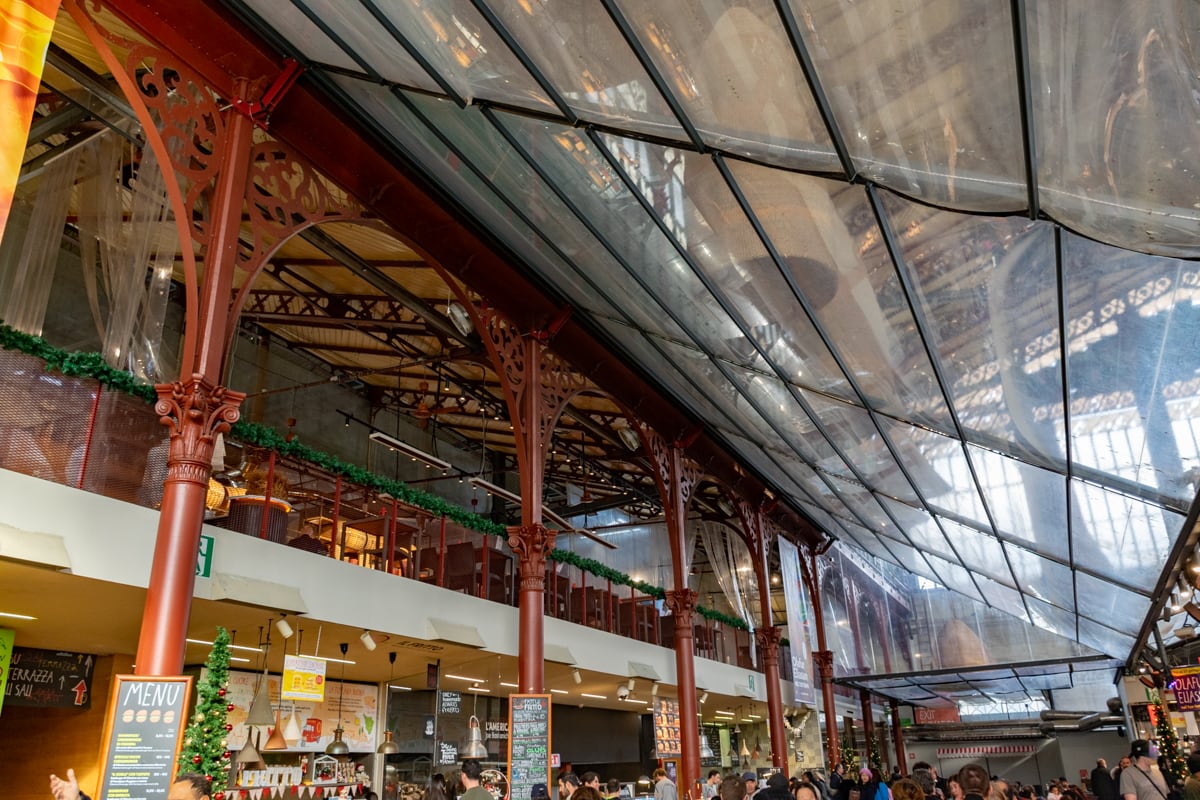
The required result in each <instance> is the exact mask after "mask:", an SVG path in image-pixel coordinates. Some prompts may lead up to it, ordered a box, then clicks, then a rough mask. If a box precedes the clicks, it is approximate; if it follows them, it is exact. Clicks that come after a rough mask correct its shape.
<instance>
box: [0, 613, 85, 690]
mask: <svg viewBox="0 0 1200 800" xmlns="http://www.w3.org/2000/svg"><path fill="white" fill-rule="evenodd" d="M7 633H8V634H9V639H8V641H9V645H10V646H11V643H12V631H8V632H7ZM4 634H5V631H0V667H3V666H4V651H5V649H6V648H5V646H4V641H3V637H4ZM11 650H12V655H11V657H10V658H11V662H10V663H9V665H8V669H7V670H0V672H3V673H4V674H6V675H7V677H8V685H7V686H6V687H5V686H4V676H3V675H0V689H2V690H3V697H4V702H5V703H7V704H8V705H13V706H41V707H43V708H88V707H89V706H90V705H91V703H92V668H93V667H94V666H95V662H96V659H95V657H94V656H91V655H89V654H87V653H68V652H64V651H59V650H39V649H38V648H36V647H12V648H11Z"/></svg>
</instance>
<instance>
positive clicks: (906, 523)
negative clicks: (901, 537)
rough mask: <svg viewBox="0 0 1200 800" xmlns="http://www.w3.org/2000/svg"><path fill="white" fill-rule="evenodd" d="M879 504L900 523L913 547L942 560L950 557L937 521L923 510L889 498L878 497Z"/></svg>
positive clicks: (948, 546) (944, 537) (948, 547)
mask: <svg viewBox="0 0 1200 800" xmlns="http://www.w3.org/2000/svg"><path fill="white" fill-rule="evenodd" d="M879 502H880V503H882V504H883V505H884V507H886V508H887V509H888V511H889V512H891V514H892V516H893V517H895V519H896V521H897V522H899V523H900V527H902V528H903V529H904V532H905V533H906V534H908V538H909V539H910V540H911V541H912V543H913V544H914V545H916V546H917V547H919V548H920V549H922V550H924V551H925V552H927V553H933V554H934V555H938V556H941V557H942V558H951V557H952V556H951V553H950V545H949V544H948V543H947V542H946V536H945V535H944V534H943V533H942V529H941V528H939V527H938V523H937V520H935V519H934V518H933V517H932V516H930V515H929V513H928V512H926V511H925V510H924V509H920V508H913V507H912V506H909V505H905V504H904V503H901V502H899V501H898V500H893V499H892V498H890V497H880V498H879Z"/></svg>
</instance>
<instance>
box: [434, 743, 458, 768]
mask: <svg viewBox="0 0 1200 800" xmlns="http://www.w3.org/2000/svg"><path fill="white" fill-rule="evenodd" d="M457 763H458V748H457V747H456V746H455V745H453V744H451V743H450V742H438V764H441V765H446V764H457Z"/></svg>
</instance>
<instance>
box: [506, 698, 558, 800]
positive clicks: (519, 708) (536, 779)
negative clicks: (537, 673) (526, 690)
mask: <svg viewBox="0 0 1200 800" xmlns="http://www.w3.org/2000/svg"><path fill="white" fill-rule="evenodd" d="M508 734H509V738H508V791H509V797H532V796H533V795H532V792H533V787H534V785H535V784H539V783H544V784H545V785H546V786H550V785H551V783H550V766H551V762H552V760H554V759H556V758H557V754H555V756H554V759H552V757H551V754H550V695H548V694H514V695H510V696H509V698H508ZM555 766H557V765H555Z"/></svg>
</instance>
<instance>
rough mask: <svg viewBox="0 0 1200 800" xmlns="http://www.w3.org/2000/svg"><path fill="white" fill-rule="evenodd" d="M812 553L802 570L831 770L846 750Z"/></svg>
mask: <svg viewBox="0 0 1200 800" xmlns="http://www.w3.org/2000/svg"><path fill="white" fill-rule="evenodd" d="M808 556H809V561H808V563H807V564H805V563H804V559H803V558H802V559H800V569H801V570H803V571H804V579H805V583H806V584H808V595H809V599H810V600H811V601H812V607H813V622H814V627H816V629H817V649H816V651H815V652H813V662H814V663H815V664H816V665H817V677H818V678H819V679H820V681H821V704H822V710H823V711H824V712H825V763H826V766H828V767H829V769H833V768H834V767H835V766H837V764H838V762H840V761H841V760H842V750H841V747H840V746H839V745H838V729H837V705H836V704H835V702H834V697H833V651H831V650H829V649H828V645H827V644H826V641H825V613H824V611H823V610H822V608H821V587H820V584H819V580H820V572H819V571H818V570H817V551H816V550H814V549H812V548H811V547H810V548H809V550H808Z"/></svg>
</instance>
